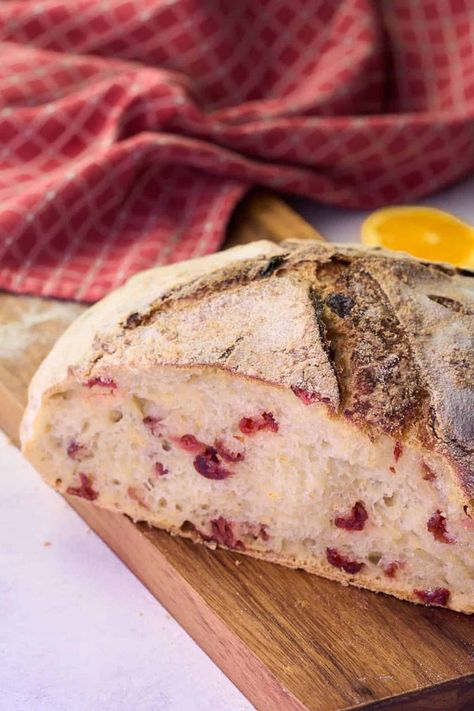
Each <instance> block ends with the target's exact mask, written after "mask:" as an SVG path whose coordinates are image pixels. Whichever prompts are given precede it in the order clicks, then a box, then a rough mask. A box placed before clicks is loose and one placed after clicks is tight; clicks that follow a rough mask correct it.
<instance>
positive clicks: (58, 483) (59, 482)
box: [54, 479, 63, 486]
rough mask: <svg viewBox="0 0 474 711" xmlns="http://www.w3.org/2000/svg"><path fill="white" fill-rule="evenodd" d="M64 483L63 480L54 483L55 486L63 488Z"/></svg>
mask: <svg viewBox="0 0 474 711" xmlns="http://www.w3.org/2000/svg"><path fill="white" fill-rule="evenodd" d="M62 483H63V480H62V479H56V481H55V482H54V485H55V486H61V484H62Z"/></svg>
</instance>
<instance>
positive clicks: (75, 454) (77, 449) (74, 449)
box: [67, 439, 87, 462]
mask: <svg viewBox="0 0 474 711" xmlns="http://www.w3.org/2000/svg"><path fill="white" fill-rule="evenodd" d="M86 453H87V448H86V447H85V446H84V445H83V444H79V442H77V440H75V439H72V440H71V441H70V442H69V444H68V446H67V456H68V457H70V458H71V459H74V460H76V461H78V462H80V461H81V459H84V455H86Z"/></svg>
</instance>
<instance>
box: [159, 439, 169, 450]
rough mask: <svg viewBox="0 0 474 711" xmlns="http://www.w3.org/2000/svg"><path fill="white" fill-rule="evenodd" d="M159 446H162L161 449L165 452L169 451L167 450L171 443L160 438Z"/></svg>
mask: <svg viewBox="0 0 474 711" xmlns="http://www.w3.org/2000/svg"><path fill="white" fill-rule="evenodd" d="M161 446H162V448H163V449H164V450H165V452H169V451H170V449H171V445H170V443H169V442H167V441H166V440H165V439H164V440H162V442H161Z"/></svg>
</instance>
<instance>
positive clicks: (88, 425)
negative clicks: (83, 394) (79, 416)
mask: <svg viewBox="0 0 474 711" xmlns="http://www.w3.org/2000/svg"><path fill="white" fill-rule="evenodd" d="M89 427H90V422H89V420H84V422H83V423H82V428H81V432H82V433H84V432H87V430H88V429H89Z"/></svg>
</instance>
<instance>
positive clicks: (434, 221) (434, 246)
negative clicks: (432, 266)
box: [361, 205, 474, 267]
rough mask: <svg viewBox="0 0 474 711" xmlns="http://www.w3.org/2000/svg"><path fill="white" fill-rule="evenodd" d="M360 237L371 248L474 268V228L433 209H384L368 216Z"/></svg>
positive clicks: (414, 207) (452, 216)
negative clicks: (381, 248)
mask: <svg viewBox="0 0 474 711" xmlns="http://www.w3.org/2000/svg"><path fill="white" fill-rule="evenodd" d="M361 234H362V242H363V244H366V245H368V246H372V247H373V246H379V247H385V248H386V249H394V250H398V251H403V252H408V253H409V254H413V256H415V257H420V258H421V259H429V260H431V261H433V262H449V263H451V264H454V265H456V266H465V267H474V228H473V227H471V226H469V225H466V223H465V222H462V221H461V220H459V219H458V218H457V217H454V215H450V214H449V213H448V212H443V210H437V209H436V208H434V207H417V206H415V205H414V206H412V207H383V208H381V209H380V210H376V211H375V212H373V213H372V214H371V215H369V217H367V219H366V220H365V221H364V222H363V224H362V230H361Z"/></svg>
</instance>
